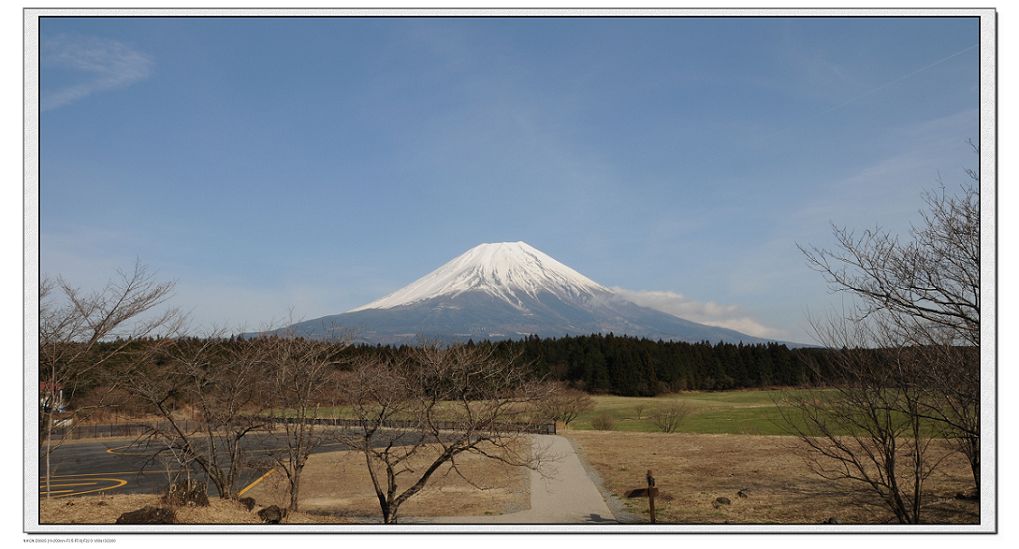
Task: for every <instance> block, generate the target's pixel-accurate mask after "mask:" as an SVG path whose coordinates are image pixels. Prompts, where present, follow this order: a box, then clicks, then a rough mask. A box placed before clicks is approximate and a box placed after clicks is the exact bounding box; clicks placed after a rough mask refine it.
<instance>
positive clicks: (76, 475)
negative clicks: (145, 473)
mask: <svg viewBox="0 0 1019 549" xmlns="http://www.w3.org/2000/svg"><path fill="white" fill-rule="evenodd" d="M135 473H138V471H117V472H115V473H74V474H66V475H50V478H71V479H73V478H76V477H95V476H100V475H133V474H135ZM39 478H41V479H44V478H46V476H45V475H42V476H40V477H39Z"/></svg>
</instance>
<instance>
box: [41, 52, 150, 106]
mask: <svg viewBox="0 0 1019 549" xmlns="http://www.w3.org/2000/svg"><path fill="white" fill-rule="evenodd" d="M154 65H155V62H154V61H153V59H152V58H151V57H150V56H148V55H146V54H144V53H142V52H140V51H137V50H135V49H132V48H131V47H130V46H128V45H126V44H123V43H121V42H118V41H116V40H110V39H106V38H99V37H94V36H81V35H59V36H55V37H53V38H48V39H46V40H45V41H44V42H43V44H42V66H43V68H44V69H58V70H64V71H69V72H71V73H73V76H72V77H71V78H69V79H68V82H67V83H65V84H62V85H58V86H57V87H56V88H55V89H46V86H45V82H44V87H43V93H42V98H41V108H42V110H44V111H48V110H52V109H56V108H59V107H63V106H65V105H69V104H71V103H73V102H75V101H78V100H80V99H83V98H85V97H87V96H89V95H92V94H94V93H98V92H103V91H108V90H115V89H119V88H124V87H127V86H130V85H132V84H134V83H136V82H139V81H141V80H144V79H146V78H148V77H149V76H150V75H151V74H152V72H153V67H154Z"/></svg>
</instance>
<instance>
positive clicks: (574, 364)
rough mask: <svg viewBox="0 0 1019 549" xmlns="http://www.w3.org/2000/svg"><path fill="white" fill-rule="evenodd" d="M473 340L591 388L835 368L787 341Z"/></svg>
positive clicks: (646, 388)
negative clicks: (735, 342) (751, 343)
mask: <svg viewBox="0 0 1019 549" xmlns="http://www.w3.org/2000/svg"><path fill="white" fill-rule="evenodd" d="M468 345H478V346H495V348H496V349H497V351H498V352H500V353H504V354H507V355H519V356H521V357H522V359H523V360H526V361H528V363H530V364H532V367H533V368H534V370H535V372H536V373H537V374H539V375H544V376H548V377H551V378H553V379H557V380H560V381H565V382H567V383H569V384H570V385H572V386H574V387H576V388H578V389H582V390H585V391H587V392H590V393H610V394H616V395H623V396H654V395H658V394H662V393H670V392H675V391H693V390H697V391H721V390H727V389H742V388H755V387H771V386H802V385H816V384H819V383H822V382H823V380H824V378H825V372H827V371H829V370H830V368H829V364H830V352H829V351H827V350H825V349H817V348H797V349H790V348H788V347H786V346H785V345H783V344H780V343H767V344H754V345H744V344H732V343H714V344H712V343H708V342H700V343H687V342H679V341H660V340H650V339H644V338H635V337H629V336H616V335H612V334H608V335H600V334H596V335H587V336H569V337H559V338H540V337H538V336H530V337H528V338H526V339H522V340H511V341H499V342H489V341H483V342H479V343H474V342H468ZM408 349H409V348H408V347H407V346H399V347H391V346H381V345H375V346H372V345H358V346H354V347H351V348H350V349H349V350H348V352H350V353H361V352H384V353H387V354H394V355H399V354H401V353H405V352H407V350H408Z"/></svg>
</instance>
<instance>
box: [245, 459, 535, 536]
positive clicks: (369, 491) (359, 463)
mask: <svg viewBox="0 0 1019 549" xmlns="http://www.w3.org/2000/svg"><path fill="white" fill-rule="evenodd" d="M437 453H438V450H437V448H435V447H430V448H427V449H426V451H424V452H422V453H419V455H417V456H415V458H414V459H412V460H411V461H410V463H409V464H410V466H411V467H414V468H415V469H417V470H418V471H419V473H418V474H417V475H412V474H407V475H404V476H401V477H400V479H401V483H400V491H402V490H405V489H406V488H407V487H409V486H410V485H411V484H412V483H413V482H415V481H416V480H417V478H418V476H420V471H421V470H423V469H424V468H425V467H426V466H427V465H428V464H430V463H431V460H432V459H434V456H435V455H436V454H437ZM456 464H457V469H459V471H460V473H462V474H463V477H466V478H467V479H469V481H470V482H468V481H467V480H464V478H461V476H460V475H458V474H457V472H456V471H454V470H452V469H451V468H450V467H449V466H448V465H447V466H443V467H442V468H440V469H439V470H438V471H436V473H435V474H434V475H433V476H432V478H431V480H430V481H429V482H428V484H427V485H426V486H425V488H424V489H423V490H422V491H421V492H419V493H418V494H416V495H414V496H413V497H412V498H410V499H409V500H407V502H406V503H405V504H403V505H402V506H401V507H400V511H399V513H400V516H401V517H405V518H406V517H437V516H479V515H499V514H503V513H508V512H513V511H519V510H522V509H527V508H528V507H529V505H530V482H529V475H528V473H527V470H526V469H524V468H522V467H512V466H509V465H506V464H504V463H502V462H499V461H496V460H493V459H488V458H483V457H481V456H476V455H472V454H467V455H461V457H458V458H457V460H456ZM376 470H377V472H378V474H379V475H380V478H382V479H384V478H385V473H384V469H382V468H381V467H379V468H377V469H376ZM245 495H246V496H251V497H253V498H255V500H256V501H258V502H259V504H266V505H268V504H272V503H275V504H277V505H280V506H284V505H286V504H287V503H288V502H289V496H288V495H287V483H286V479H285V478H284V475H283V474H282V473H280V472H278V471H277V472H275V473H273V474H272V475H270V476H268V477H267V478H266V480H265V481H263V482H261V483H260V484H258V485H257V486H255V487H254V488H252V489H251V490H250V491H249V492H247V493H246V494H245ZM299 508H300V510H301V511H304V512H306V513H311V514H315V515H319V514H328V515H332V516H337V517H360V518H361V520H372V521H374V520H378V519H380V518H381V516H382V514H381V511H380V510H379V502H378V499H376V497H375V491H374V489H373V488H372V484H371V478H370V477H369V475H368V469H367V465H366V463H365V458H364V455H363V454H361V453H359V452H355V451H339V452H328V453H322V454H315V455H313V456H311V458H309V460H308V465H307V466H306V467H305V469H304V474H303V476H302V481H301V498H300V500H299Z"/></svg>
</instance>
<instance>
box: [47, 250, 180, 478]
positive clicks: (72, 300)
mask: <svg viewBox="0 0 1019 549" xmlns="http://www.w3.org/2000/svg"><path fill="white" fill-rule="evenodd" d="M172 293H173V283H171V282H159V281H157V280H156V279H155V277H154V275H153V274H152V273H151V272H150V271H149V270H148V269H147V268H146V267H145V266H144V265H142V264H141V263H136V264H135V266H134V269H133V270H131V271H118V272H117V276H116V277H115V278H113V279H111V280H110V281H109V282H107V284H106V285H105V286H104V287H103V288H102V289H99V290H97V291H93V292H88V291H85V290H82V289H79V288H77V287H75V286H73V285H71V283H69V282H68V281H67V280H65V279H64V278H62V277H59V276H58V277H56V278H55V279H51V278H44V279H43V280H42V281H41V283H40V286H39V447H40V453H41V454H42V456H43V458H44V460H45V472H44V477H45V481H46V486H47V490H46V491H47V494H48V493H49V492H50V490H49V486H50V478H51V473H52V467H51V463H50V462H51V460H50V458H51V456H52V454H53V452H54V451H56V450H57V448H59V447H60V445H61V444H62V442H63V440H65V439H66V438H68V437H69V436H70V434H71V432H72V431H73V430H74V429H76V428H77V427H78V426H79V425H80V424H81V423H82V422H84V421H87V420H89V419H90V418H91V417H93V416H94V415H95V414H96V413H97V412H98V411H100V410H103V409H105V408H106V407H107V406H108V405H109V401H108V398H107V397H108V396H109V395H110V394H113V393H114V392H115V391H117V390H118V389H119V388H120V387H121V386H122V385H121V383H120V380H118V379H116V377H115V376H114V377H110V376H106V375H105V374H107V373H108V372H107V370H108V369H109V368H111V367H112V364H113V363H115V362H117V361H118V360H122V359H129V358H130V357H129V356H128V355H129V354H130V353H131V352H132V351H133V350H135V349H137V340H139V339H141V338H145V337H148V336H151V335H153V334H154V333H156V332H157V331H158V330H163V331H164V332H174V331H176V330H177V329H178V328H179V326H180V324H179V322H180V319H181V317H180V315H179V314H178V312H177V311H176V310H174V309H167V310H165V311H162V312H157V311H156V309H157V308H158V307H160V306H161V305H163V304H164V303H165V302H166V301H167V300H168V299H169V298H170V296H171V295H172ZM89 390H92V391H93V394H92V395H90V399H89V403H88V404H87V405H80V404H81V402H79V401H80V400H81V399H80V397H81V396H83V393H85V392H87V391H89ZM97 393H99V394H97ZM58 429H59V430H60V431H61V432H62V436H61V437H59V438H58V437H56V434H57V430H58Z"/></svg>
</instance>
